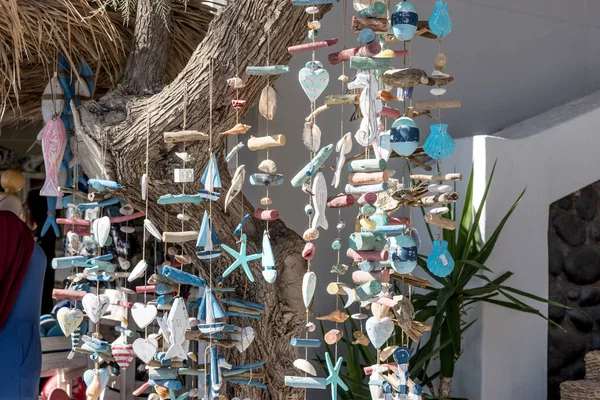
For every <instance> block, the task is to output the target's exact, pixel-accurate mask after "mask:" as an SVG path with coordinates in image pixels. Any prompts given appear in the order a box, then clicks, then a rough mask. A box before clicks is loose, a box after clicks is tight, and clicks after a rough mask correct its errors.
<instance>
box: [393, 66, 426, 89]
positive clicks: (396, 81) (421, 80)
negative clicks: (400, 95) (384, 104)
mask: <svg viewBox="0 0 600 400" xmlns="http://www.w3.org/2000/svg"><path fill="white" fill-rule="evenodd" d="M429 82H430V78H429V77H428V76H427V73H426V72H425V71H423V70H422V69H417V68H402V69H392V70H389V71H385V72H384V73H383V83H385V84H386V85H388V86H391V87H396V88H409V87H414V86H417V85H419V84H423V85H427V84H428V83H429Z"/></svg>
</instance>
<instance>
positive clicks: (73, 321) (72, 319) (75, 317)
mask: <svg viewBox="0 0 600 400" xmlns="http://www.w3.org/2000/svg"><path fill="white" fill-rule="evenodd" d="M56 320H57V321H58V325H60V329H62V331H63V332H64V334H65V336H66V337H69V336H70V335H71V333H73V332H75V330H76V329H77V327H78V326H79V325H80V324H81V321H83V311H81V310H80V309H78V308H74V309H70V308H69V307H63V308H61V309H60V310H58V312H57V313H56Z"/></svg>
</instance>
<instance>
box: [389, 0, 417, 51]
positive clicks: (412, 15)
mask: <svg viewBox="0 0 600 400" xmlns="http://www.w3.org/2000/svg"><path fill="white" fill-rule="evenodd" d="M391 23H392V32H393V33H394V36H396V39H398V40H401V41H406V40H410V39H412V38H413V36H415V33H417V24H418V23H419V14H417V10H416V9H415V6H413V5H412V3H410V2H408V1H401V2H400V3H398V4H397V5H396V7H394V11H393V12H392V16H391Z"/></svg>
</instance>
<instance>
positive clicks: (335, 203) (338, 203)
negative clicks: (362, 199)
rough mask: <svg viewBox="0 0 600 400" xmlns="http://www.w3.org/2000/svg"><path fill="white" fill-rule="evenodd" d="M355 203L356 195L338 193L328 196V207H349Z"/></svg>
mask: <svg viewBox="0 0 600 400" xmlns="http://www.w3.org/2000/svg"><path fill="white" fill-rule="evenodd" d="M353 205H354V196H351V195H348V194H343V193H342V194H338V195H337V196H330V197H328V198H327V207H329V208H347V207H352V206H353Z"/></svg>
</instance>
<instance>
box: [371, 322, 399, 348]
mask: <svg viewBox="0 0 600 400" xmlns="http://www.w3.org/2000/svg"><path fill="white" fill-rule="evenodd" d="M366 328H367V336H369V339H370V340H371V343H373V346H375V348H376V349H378V348H380V347H381V346H382V345H383V344H384V343H385V342H386V341H387V340H388V339H389V338H390V336H392V333H394V323H393V322H392V320H391V319H390V318H382V319H379V318H376V317H371V318H369V319H368V320H367V322H366Z"/></svg>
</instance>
